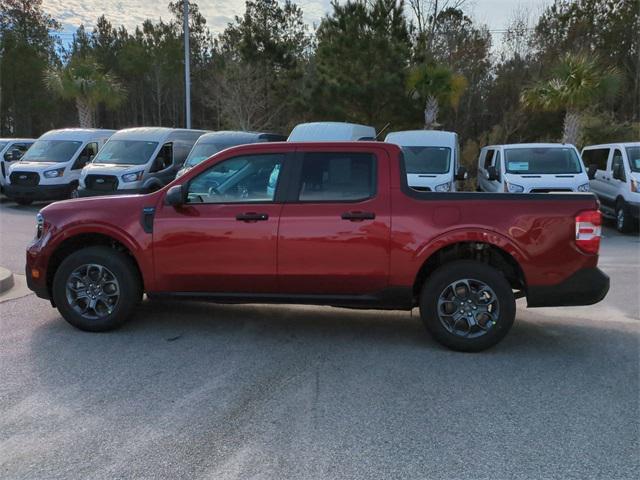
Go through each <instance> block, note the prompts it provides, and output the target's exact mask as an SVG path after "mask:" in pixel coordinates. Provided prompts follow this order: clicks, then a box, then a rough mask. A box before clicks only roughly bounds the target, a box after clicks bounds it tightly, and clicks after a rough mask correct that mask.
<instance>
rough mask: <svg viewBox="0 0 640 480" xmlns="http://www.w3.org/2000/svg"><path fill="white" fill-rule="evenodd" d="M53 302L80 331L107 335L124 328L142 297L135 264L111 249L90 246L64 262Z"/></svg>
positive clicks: (54, 288)
mask: <svg viewBox="0 0 640 480" xmlns="http://www.w3.org/2000/svg"><path fill="white" fill-rule="evenodd" d="M52 290H53V292H52V293H53V300H54V302H55V304H56V306H57V307H58V310H59V311H60V313H61V314H62V316H63V317H64V319H65V320H66V321H67V322H69V323H70V324H71V325H73V326H74V327H76V328H79V329H80V330H86V331H90V332H104V331H107V330H112V329H114V328H117V327H119V326H120V325H122V324H123V323H124V322H125V321H126V320H127V319H128V318H129V317H130V316H131V313H132V312H133V310H134V308H135V306H136V305H137V304H138V302H139V301H140V299H141V297H142V285H141V281H140V278H139V275H138V272H137V270H136V268H135V266H134V264H133V261H132V260H131V259H130V258H129V257H128V256H127V255H125V254H124V253H122V252H119V251H117V250H114V249H112V248H108V247H88V248H84V249H82V250H78V251H77V252H74V253H72V254H71V255H69V256H68V257H67V258H65V259H64V261H63V262H62V264H61V265H60V267H59V268H58V270H57V271H56V273H55V275H54V278H53V288H52Z"/></svg>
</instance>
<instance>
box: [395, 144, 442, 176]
mask: <svg viewBox="0 0 640 480" xmlns="http://www.w3.org/2000/svg"><path fill="white" fill-rule="evenodd" d="M402 151H403V152H404V165H405V168H406V169H407V173H418V174H420V173H447V172H448V171H449V164H450V161H451V149H450V148H446V147H402Z"/></svg>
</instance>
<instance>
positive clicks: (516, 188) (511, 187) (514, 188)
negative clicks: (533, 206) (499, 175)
mask: <svg viewBox="0 0 640 480" xmlns="http://www.w3.org/2000/svg"><path fill="white" fill-rule="evenodd" d="M505 185H506V187H507V191H508V192H509V193H522V192H524V187H523V186H522V185H516V184H515V183H509V182H506V183H505Z"/></svg>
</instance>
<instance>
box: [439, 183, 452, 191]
mask: <svg viewBox="0 0 640 480" xmlns="http://www.w3.org/2000/svg"><path fill="white" fill-rule="evenodd" d="M449 191H451V182H447V183H441V184H440V185H436V192H449Z"/></svg>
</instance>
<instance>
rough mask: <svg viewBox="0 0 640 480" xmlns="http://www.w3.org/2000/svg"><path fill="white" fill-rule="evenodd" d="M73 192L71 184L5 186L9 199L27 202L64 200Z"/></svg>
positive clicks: (5, 192)
mask: <svg viewBox="0 0 640 480" xmlns="http://www.w3.org/2000/svg"><path fill="white" fill-rule="evenodd" d="M71 190H72V185H71V184H68V183H67V184H63V185H36V186H25V185H13V184H7V185H5V186H4V194H5V195H6V196H7V197H9V198H19V199H26V200H62V199H64V198H67V197H68V196H69V194H70V192H71Z"/></svg>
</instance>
